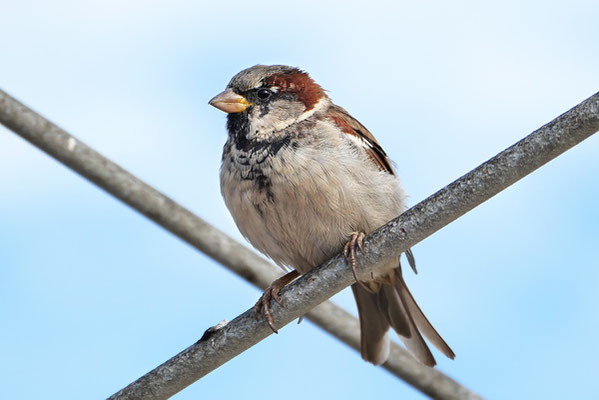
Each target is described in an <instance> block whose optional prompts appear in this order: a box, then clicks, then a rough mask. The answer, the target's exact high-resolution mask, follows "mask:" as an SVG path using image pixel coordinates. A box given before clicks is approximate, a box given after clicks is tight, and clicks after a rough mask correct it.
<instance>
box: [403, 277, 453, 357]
mask: <svg viewBox="0 0 599 400" xmlns="http://www.w3.org/2000/svg"><path fill="white" fill-rule="evenodd" d="M395 289H396V290H397V292H398V293H399V296H400V298H401V300H402V302H403V304H404V305H405V306H406V307H407V309H408V313H409V315H410V316H411V317H412V319H413V321H414V322H415V323H416V326H417V327H418V329H420V331H421V332H422V334H423V335H424V337H426V338H427V339H428V340H429V341H430V342H431V343H432V344H433V346H435V347H436V348H437V350H439V351H440V352H441V353H443V354H445V356H447V357H449V358H451V359H452V360H453V359H454V358H455V353H454V352H453V350H451V348H450V347H449V346H448V345H447V343H446V342H445V340H443V338H442V337H441V335H439V333H438V332H437V330H436V329H435V328H434V327H433V325H432V324H431V323H430V322H429V320H428V318H426V316H425V315H424V313H423V312H422V310H421V309H420V307H419V306H418V304H417V303H416V300H414V296H412V293H410V290H409V289H408V287H407V286H406V283H405V281H404V280H403V277H402V276H401V270H400V272H399V274H397V278H396V282H395Z"/></svg>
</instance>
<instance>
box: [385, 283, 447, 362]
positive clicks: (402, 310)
mask: <svg viewBox="0 0 599 400" xmlns="http://www.w3.org/2000/svg"><path fill="white" fill-rule="evenodd" d="M378 294H379V296H381V297H385V299H386V303H387V308H386V309H383V311H386V314H387V317H388V318H389V321H394V320H405V321H406V322H407V326H396V325H395V324H393V323H391V326H392V327H393V329H395V331H396V332H397V334H398V336H399V338H400V339H401V341H402V342H403V344H404V345H405V346H406V347H407V349H408V350H409V351H410V353H412V354H413V355H414V357H416V359H418V361H420V362H421V363H423V364H425V365H428V366H429V367H433V366H435V365H436V364H437V363H436V361H435V357H433V354H432V353H431V351H430V349H429V348H428V346H427V345H426V342H425V341H424V339H423V338H422V335H421V334H420V332H419V331H418V327H417V325H416V323H415V322H414V319H413V318H412V315H411V314H410V312H411V310H410V308H408V307H407V305H406V304H407V302H406V300H405V298H404V295H403V293H402V291H398V290H397V289H396V288H395V286H391V285H383V286H382V287H381V290H380V291H379V293H378ZM398 328H399V329H398ZM406 328H407V330H406Z"/></svg>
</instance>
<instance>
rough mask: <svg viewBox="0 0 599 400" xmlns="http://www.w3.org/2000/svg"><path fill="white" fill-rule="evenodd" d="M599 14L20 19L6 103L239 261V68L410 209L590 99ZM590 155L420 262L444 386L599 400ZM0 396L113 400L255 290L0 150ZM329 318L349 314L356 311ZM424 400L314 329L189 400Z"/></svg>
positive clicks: (42, 168)
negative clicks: (296, 97) (317, 114)
mask: <svg viewBox="0 0 599 400" xmlns="http://www.w3.org/2000/svg"><path fill="white" fill-rule="evenodd" d="M598 12H599V7H598V6H597V3H596V2H592V1H572V2H569V3H568V4H567V5H566V4H565V3H563V4H558V3H552V2H541V1H531V2H519V1H505V2H501V3H484V2H476V1H462V2H419V3H418V2H380V1H369V2H344V3H335V2H330V1H318V2H310V1H307V2H303V3H302V4H297V3H296V4H293V5H285V4H282V3H280V2H275V1H269V2H247V1H246V2H239V1H229V2H222V4H216V2H210V3H201V2H187V1H169V2H161V1H143V2H141V1H129V2H126V3H125V2H117V1H112V0H103V1H89V2H68V1H55V2H41V1H20V2H7V3H6V4H4V5H3V18H2V24H0V38H2V39H0V40H1V43H2V62H1V63H0V87H1V88H2V89H3V90H6V91H8V92H9V93H11V94H12V95H14V96H16V97H17V98H19V99H20V100H21V101H23V102H24V103H26V104H28V105H29V106H31V107H32V108H34V109H35V110H37V111H39V112H40V113H42V115H44V116H46V117H48V118H49V119H51V120H52V121H54V122H56V123H57V124H59V125H60V126H61V127H63V128H65V129H66V130H67V131H69V132H70V133H72V134H73V135H75V136H76V137H78V138H79V139H81V140H82V141H84V142H86V143H87V144H89V145H90V146H92V147H94V148H95V149H97V150H98V151H100V152H101V153H103V154H104V155H106V156H107V157H109V158H111V159H112V160H114V161H116V162H117V163H118V164H120V165H121V166H123V167H125V168H127V169H128V170H130V171H131V172H133V173H134V174H136V175H137V176H139V177H140V178H142V179H143V180H145V181H146V182H148V183H150V184H151V185H153V186H155V187H157V188H158V189H159V190H161V191H163V192H164V193H166V194H167V195H169V196H171V197H172V198H174V199H175V200H176V201H178V202H180V203H181V204H183V205H184V206H186V207H188V208H189V209H191V210H192V211H194V212H195V213H197V214H198V215H200V216H201V217H203V218H205V219H206V220H208V221H209V222H211V223H212V224H214V225H216V226H217V227H219V228H220V229H223V230H224V231H226V232H227V233H229V234H231V235H233V236H234V237H236V238H238V239H239V240H241V241H243V239H242V238H241V236H240V235H239V233H238V232H237V229H236V227H235V225H234V223H233V222H232V219H231V218H230V216H229V214H228V212H227V210H226V208H225V206H224V204H223V201H222V199H221V196H220V193H219V184H218V169H219V162H220V152H221V149H222V145H223V143H224V141H225V139H226V134H225V130H224V121H225V117H224V115H223V114H222V113H220V112H219V111H217V110H215V109H213V108H211V107H209V106H208V105H207V102H208V100H209V99H210V98H211V97H212V96H214V95H215V94H216V93H218V92H220V91H221V90H222V89H223V88H224V86H225V85H226V83H227V82H228V81H229V79H230V78H231V77H232V76H233V75H234V74H235V73H236V72H238V71H239V70H241V69H242V68H246V67H248V66H251V65H254V64H257V63H262V64H274V63H277V64H289V65H295V66H299V67H301V68H304V69H305V70H307V71H309V72H310V73H311V74H312V76H313V77H314V78H315V79H316V80H317V82H318V83H320V84H321V85H322V86H323V87H324V88H326V89H328V90H329V95H330V96H331V97H332V98H333V100H334V101H335V102H337V103H338V104H340V105H342V106H343V107H345V108H347V109H348V110H349V111H350V112H351V113H352V114H353V115H354V116H356V117H357V118H358V119H360V121H361V122H362V123H364V124H365V125H366V126H367V127H368V128H369V129H370V130H371V131H372V132H373V133H374V135H375V136H376V137H377V139H378V140H379V142H380V143H381V144H382V145H383V146H384V148H385V149H386V151H387V153H388V154H389V155H390V157H391V158H393V160H394V161H395V162H396V164H397V171H398V174H399V176H400V178H401V179H402V181H403V183H404V186H405V188H406V190H407V192H408V193H409V194H410V199H409V202H410V205H414V204H416V203H417V202H418V201H420V200H422V199H424V198H425V197H427V196H428V195H430V194H431V193H433V192H434V191H436V190H438V189H439V188H441V187H443V186H444V185H446V184H447V183H449V182H451V181H452V180H454V179H456V178H458V177H459V176H461V175H462V174H464V173H465V172H467V171H469V170H470V169H472V168H474V167H475V166H477V165H478V164H480V163H482V162H484V161H485V160H487V159H488V158H490V157H491V156H493V155H495V154H496V153H498V152H499V151H501V150H503V149H504V148H505V147H507V146H509V145H511V144H513V143H514V142H516V141H517V140H519V139H520V138H522V137H523V136H525V135H527V134H528V133H530V132H531V131H532V130H534V129H536V128H538V127H540V126H541V125H543V124H544V123H546V122H548V121H550V120H551V119H553V118H554V117H556V116H557V115H559V114H561V113H562V112H564V111H566V110H568V109H569V108H571V107H572V106H574V105H576V104H578V103H579V102H580V101H582V100H584V99H585V98H587V97H589V96H590V95H592V94H594V93H595V92H597V91H598V90H599V74H597V71H599V51H598V46H597V43H599V42H598V41H597V37H598V35H599V29H598V28H597V24H596V17H597V13H598ZM598 154H599V137H592V138H590V139H588V140H587V141H585V142H583V143H582V144H581V145H580V146H578V147H576V148H574V149H572V150H570V151H569V152H567V153H566V154H564V155H563V156H561V157H559V158H558V159H556V160H554V161H552V162H551V163H550V164H548V165H546V166H545V167H543V168H541V169H540V170H539V171H537V172H535V173H533V174H532V175H530V176H529V177H527V178H525V179H524V180H522V181H520V182H518V183H517V184H515V185H514V186H512V187H510V188H508V189H507V190H506V191H504V192H502V193H501V194H499V195H498V196H496V197H495V198H493V199H491V200H489V201H488V202H486V203H485V204H483V205H482V206H480V207H478V208H477V209H475V210H473V211H472V212H470V213H469V214H467V215H466V216H464V217H463V218H461V219H459V220H458V221H456V222H454V223H453V224H451V225H450V226H448V227H446V228H444V229H443V230H441V231H440V232H438V233H437V234H435V235H433V236H432V237H430V238H429V239H427V240H426V241H424V242H422V243H421V244H419V245H417V246H416V247H415V248H414V252H415V254H416V258H417V261H418V265H419V271H420V273H419V275H418V276H417V277H415V276H413V275H412V274H410V273H406V279H407V280H408V284H409V285H410V287H411V288H412V291H413V292H414V295H415V296H416V298H417V300H418V301H419V303H420V305H421V306H422V308H423V309H424V311H425V312H426V314H427V315H428V316H429V318H430V319H431V321H432V322H433V323H434V325H435V326H436V327H437V328H438V329H439V331H440V332H441V333H442V335H443V336H444V337H445V339H446V340H447V341H448V342H449V343H450V344H451V346H452V347H453V349H454V350H455V352H456V354H457V358H456V360H455V361H450V360H446V359H444V358H443V356H442V355H440V354H439V353H435V354H436V356H437V359H438V361H439V368H440V369H441V370H443V371H444V372H446V373H447V374H449V375H451V376H452V377H454V378H456V379H457V380H459V381H460V382H462V383H464V384H465V385H467V386H468V387H470V388H471V389H473V390H474V391H476V392H478V393H480V394H482V395H483V396H485V397H489V398H495V399H498V398H547V399H551V398H554V399H561V398H565V397H567V398H590V397H592V396H594V395H596V387H595V380H596V378H597V372H596V371H597V367H596V362H595V359H596V358H597V357H598V356H599V350H598V348H597V347H596V346H594V343H595V341H596V336H597V331H598V330H599V313H597V308H598V307H599V292H598V291H597V286H598V283H599V269H598V268H597V267H598V266H599V262H598V261H597V256H596V253H595V252H596V249H597V248H598V247H599V208H598V207H597V198H598V196H599V180H598V179H597V178H598V176H599V164H598V163H597V156H598ZM0 171H2V172H1V173H0V315H2V322H1V324H2V325H1V327H2V328H1V329H0V358H1V359H2V360H3V363H2V364H1V365H0V376H2V377H3V378H2V383H3V385H2V386H3V394H4V395H5V396H6V398H11V399H31V398H47V399H58V398H60V399H80V398H103V397H107V396H109V395H110V394H112V393H114V392H116V391H117V390H119V389H120V388H122V387H123V386H125V385H127V384H128V383H130V382H131V381H132V380H134V379H136V378H137V377H139V376H141V375H142V374H144V373H145V372H147V371H149V370H151V369H152V368H154V367H155V366H156V365H158V364H160V363H162V362H163V361H165V360H166V359H168V358H170V357H171V356H172V355H174V354H176V353H177V352H179V351H180V350H182V349H184V348H185V347H187V346H189V345H190V344H192V343H194V342H195V341H196V340H197V339H198V338H199V337H200V336H201V335H202V333H203V332H204V330H205V329H206V328H207V327H209V326H212V325H214V324H215V323H217V322H219V321H220V320H222V319H225V318H226V319H232V318H233V317H235V316H236V315H238V314H239V313H241V312H243V311H245V310H246V309H248V308H249V307H250V306H251V305H252V304H253V303H254V302H255V301H256V299H257V298H258V296H259V292H258V290H256V289H255V288H253V287H251V286H250V285H249V284H247V283H245V282H243V281H242V280H241V279H240V278H237V277H236V276H234V275H232V274H231V273H229V272H227V271H226V270H225V269H224V268H222V267H221V266H219V265H217V264H216V263H214V262H213V261H211V260H209V259H208V258H207V257H205V256H204V255H202V254H200V253H198V252H197V251H195V250H194V249H192V248H190V247H189V246H188V245H186V244H184V243H182V242H181V241H179V240H178V239H176V238H175V237H173V236H172V235H170V234H169V233H167V232H165V231H163V230H162V229H161V228H159V227H157V226H156V225H155V224H154V223H152V222H150V221H148V220H146V219H145V218H144V217H142V216H140V215H138V214H137V213H135V212H134V211H132V210H130V209H129V208H128V207H126V206H124V205H122V204H121V203H120V202H118V201H117V200H115V199H114V198H112V197H111V196H109V195H107V194H105V193H104V192H103V191H101V190H100V189H98V188H96V187H95V186H93V185H92V184H90V183H88V182H87V181H85V180H84V179H82V178H80V177H79V176H78V175H76V174H74V173H73V172H71V171H70V170H68V169H67V168H66V167H64V166H62V165H61V164H59V163H58V162H56V161H54V160H52V159H51V158H49V157H48V156H46V155H45V154H43V153H42V152H40V151H39V150H37V149H35V148H34V147H32V146H31V145H29V144H28V143H26V142H25V141H23V140H22V139H20V138H19V137H17V136H16V135H14V134H12V133H11V132H9V131H7V130H6V129H4V128H0ZM333 300H334V301H335V302H337V303H338V304H340V305H342V306H343V307H345V308H346V309H348V310H351V311H352V312H355V306H354V304H353V299H352V297H351V294H350V293H349V292H348V291H344V292H342V293H341V294H339V295H337V296H336V297H335V298H334V299H333ZM265 393H274V394H275V395H277V396H278V394H284V396H285V398H286V399H288V400H292V399H303V398H305V397H306V396H310V397H311V398H317V399H318V398H331V396H334V397H335V398H345V399H357V398H364V396H375V395H381V396H394V397H396V398H403V399H420V398H423V397H424V396H423V395H421V394H419V393H418V392H416V391H415V390H413V389H412V388H410V387H409V386H407V385H406V384H404V383H403V382H401V381H399V380H397V379H396V378H395V377H393V376H391V375H389V374H387V373H386V372H384V371H383V370H380V369H377V368H374V367H372V366H371V365H369V364H367V363H364V362H363V361H362V360H361V359H360V357H359V356H358V355H357V354H356V353H355V352H353V351H351V350H348V349H347V348H346V347H345V346H344V345H343V344H340V343H338V342H337V341H336V340H335V339H334V338H331V337H329V336H328V335H327V334H325V333H323V332H321V331H320V330H319V329H317V328H315V327H314V326H312V325H311V324H310V323H309V322H305V323H302V324H301V325H295V324H291V325H290V326H288V327H286V328H284V329H282V330H281V332H280V334H279V335H276V336H272V337H269V338H268V339H266V340H265V341H263V342H262V343H260V344H258V345H257V346H255V347H254V348H252V349H250V350H249V351H247V352H245V353H244V354H242V355H241V356H239V357H237V358H236V359H234V360H233V361H231V362H229V363H227V364H226V365H224V366H223V367H222V368H220V369H218V370H217V371H215V372H213V373H212V374H210V375H209V376H207V377H206V378H204V379H202V380H200V381H199V382H197V383H195V384H194V385H192V386H191V387H189V388H187V389H186V390H184V391H183V392H181V393H179V394H178V395H176V396H175V398H176V399H192V398H198V397H199V396H216V395H220V396H225V398H235V397H241V396H243V398H249V399H254V398H255V399H258V398H263V397H264V395H265Z"/></svg>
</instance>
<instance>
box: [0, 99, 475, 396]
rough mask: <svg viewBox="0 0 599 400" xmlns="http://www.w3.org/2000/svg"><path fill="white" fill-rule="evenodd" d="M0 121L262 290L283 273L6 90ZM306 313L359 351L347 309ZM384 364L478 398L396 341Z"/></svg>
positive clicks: (440, 391) (417, 384) (441, 389)
mask: <svg viewBox="0 0 599 400" xmlns="http://www.w3.org/2000/svg"><path fill="white" fill-rule="evenodd" d="M0 123H2V124H3V125H4V126H6V127H7V128H9V129H10V130H12V131H13V132H15V133H16V134H18V135H19V136H21V137H23V138H24V139H26V140H27V141H29V142H30V143H32V144H33V145H35V146H36V147H38V148H40V149H41V150H42V151H44V152H46V153H47V154H49V155H50V156H52V157H54V158H55V159H57V160H59V161H60V162H62V163H64V164H65V165H67V166H68V167H70V168H71V169H73V170H74V171H76V172H77V173H79V174H80V175H82V176H83V177H85V178H87V179H89V180H90V181H92V182H93V183H95V184H96V185H98V186H99V187H101V188H102V189H104V190H106V191H107V192H109V193H110V194H112V195H114V196H115V197H117V198H119V199H120V200H122V201H123V202H124V203H126V204H127V205H129V206H130V207H132V208H133V209H135V210H137V211H139V212H140V213H141V214H143V215H145V216H147V217H148V218H150V219H151V220H153V221H154V222H156V223H157V224H159V225H160V226H162V227H163V228H165V229H166V230H168V231H170V232H171V233H173V234H174V235H176V236H178V237H179V238H181V239H182V240H184V241H185V242H187V243H188V244H190V245H192V246H194V247H195V248H197V249H198V250H200V251H202V252H203V253H205V254H207V255H208V256H210V257H211V258H213V259H214V260H216V261H218V262H219V263H221V264H222V265H223V266H225V267H226V268H228V269H229V270H231V271H232V272H234V273H236V274H237V275H239V276H241V277H242V278H244V279H246V280H247V281H249V282H250V283H252V284H254V285H256V286H258V287H260V288H262V289H264V288H266V287H267V286H268V285H269V284H270V283H271V282H272V281H273V280H274V279H276V278H277V277H279V276H280V274H281V273H280V269H279V268H277V267H275V266H274V265H272V264H271V263H269V262H268V261H266V260H265V259H264V258H262V257H260V256H259V255H257V254H256V253H255V252H253V251H251V250H249V249H248V248H247V247H245V246H244V245H242V244H240V243H238V242H237V241H235V240H234V239H232V238H231V237H229V236H228V235H226V234H225V233H223V232H222V231H220V230H219V229H217V228H215V227H214V226H212V225H210V224H209V223H207V222H206V221H204V220H203V219H201V218H200V217H198V216H196V215H194V214H193V213H191V212H190V211H188V210H187V209H185V208H184V207H182V206H180V205H179V204H177V203H176V202H174V201H173V200H171V199H170V198H168V197H167V196H165V195H164V194H162V193H160V192H159V191H157V190H156V189H154V188H152V187H151V186H149V185H148V184H146V183H144V182H143V181H141V180H140V179H139V178H137V177H135V176H133V175H132V174H131V173H129V172H127V171H126V170H124V169H123V168H121V167H120V166H118V165H117V164H115V163H114V162H112V161H110V160H109V159H107V158H106V157H104V156H102V155H101V154H99V153H98V152H96V151H95V150H93V149H92V148H90V147H89V146H87V145H86V144H85V143H83V142H81V141H79V140H78V139H76V138H75V137H73V136H72V135H70V134H69V133H67V132H66V131H64V130H63V129H61V128H60V127H58V126H56V125H55V124H53V123H52V122H50V121H48V120H47V119H45V118H44V117H42V116H41V115H39V114H38V113H36V112H35V111H33V110H31V109H30V108H28V107H27V106H25V105H23V104H22V103H20V102H19V101H17V100H16V99H14V98H13V97H11V96H10V95H8V94H7V93H5V92H4V91H2V90H0ZM329 297H330V296H329ZM302 314H305V312H303V313H302ZM275 315H276V317H277V318H279V316H278V314H275ZM305 316H306V318H308V319H309V320H310V321H312V322H313V323H315V324H316V325H317V326H319V327H321V328H322V329H324V330H325V331H327V332H329V333H330V334H332V335H333V336H335V337H337V338H338V339H339V340H341V341H342V342H344V343H346V344H347V345H348V346H350V347H352V348H353V349H355V350H357V351H359V349H360V328H359V322H358V320H357V319H356V318H355V317H353V316H352V315H351V314H349V313H348V312H346V311H344V310H343V309H341V308H340V307H338V306H336V305H335V304H333V303H331V302H330V301H326V302H324V303H322V304H320V305H319V306H317V307H315V308H314V309H312V310H311V311H310V312H309V313H307V314H306V315H305ZM383 368H385V369H386V370H388V371H389V372H391V373H392V374H394V375H395V376H397V377H399V378H401V379H403V380H404V381H405V382H406V383H408V384H409V385H411V386H413V387H414V388H415V389H417V390H419V391H421V392H422V393H425V394H427V395H429V396H430V397H432V398H436V399H478V398H480V397H479V396H477V395H476V394H474V393H473V392H471V391H470V390H469V389H468V388H466V387H464V386H462V385H461V384H459V383H458V382H456V381H455V380H453V379H452V378H450V377H449V376H447V375H445V374H443V373H442V372H440V371H439V370H438V369H432V368H428V367H426V366H424V365H422V364H420V363H419V362H417V361H415V360H414V359H413V358H412V357H411V356H410V355H409V353H408V352H407V351H406V350H404V349H403V348H402V347H401V346H399V345H397V344H395V343H392V346H391V354H390V357H389V359H388V361H387V362H386V363H385V364H384V365H383ZM181 371H182V370H178V371H177V373H181ZM190 374H191V376H193V377H195V379H193V378H192V379H193V380H191V381H189V383H185V384H184V385H182V383H181V382H182V381H181V380H180V379H179V380H177V379H167V380H168V382H167V383H165V384H164V385H163V387H162V389H160V390H155V388H154V386H152V385H150V386H149V387H148V389H147V390H146V389H144V387H143V385H141V386H140V385H137V386H136V388H137V392H135V393H133V392H128V393H121V394H120V395H119V398H152V399H158V398H167V397H169V396H171V395H172V394H174V393H176V392H178V391H180V390H182V389H183V388H184V387H186V386H187V385H189V384H191V383H192V382H193V381H195V380H197V379H199V378H200V376H198V375H197V374H195V375H194V371H190ZM160 385H162V384H160ZM158 392H160V393H158ZM119 393H120V392H119Z"/></svg>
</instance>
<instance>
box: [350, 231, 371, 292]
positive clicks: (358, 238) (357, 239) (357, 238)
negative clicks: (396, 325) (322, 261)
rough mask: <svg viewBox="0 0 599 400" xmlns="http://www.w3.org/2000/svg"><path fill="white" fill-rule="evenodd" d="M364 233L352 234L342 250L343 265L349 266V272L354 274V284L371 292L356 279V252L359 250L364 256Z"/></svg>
mask: <svg viewBox="0 0 599 400" xmlns="http://www.w3.org/2000/svg"><path fill="white" fill-rule="evenodd" d="M365 236H366V235H364V232H360V231H358V232H353V233H352V236H351V238H350V239H349V241H348V242H347V244H346V245H345V247H344V248H343V257H344V258H345V263H346V264H349V265H350V266H351V272H352V274H354V279H355V280H356V282H357V283H358V284H359V285H360V286H362V287H363V288H364V289H366V290H367V291H369V292H372V289H370V288H369V287H368V286H366V285H365V284H364V282H362V281H361V280H359V279H358V273H357V271H356V268H357V267H358V261H357V260H356V254H357V250H356V249H359V250H360V252H361V253H362V254H364V245H363V242H364V237H365Z"/></svg>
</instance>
